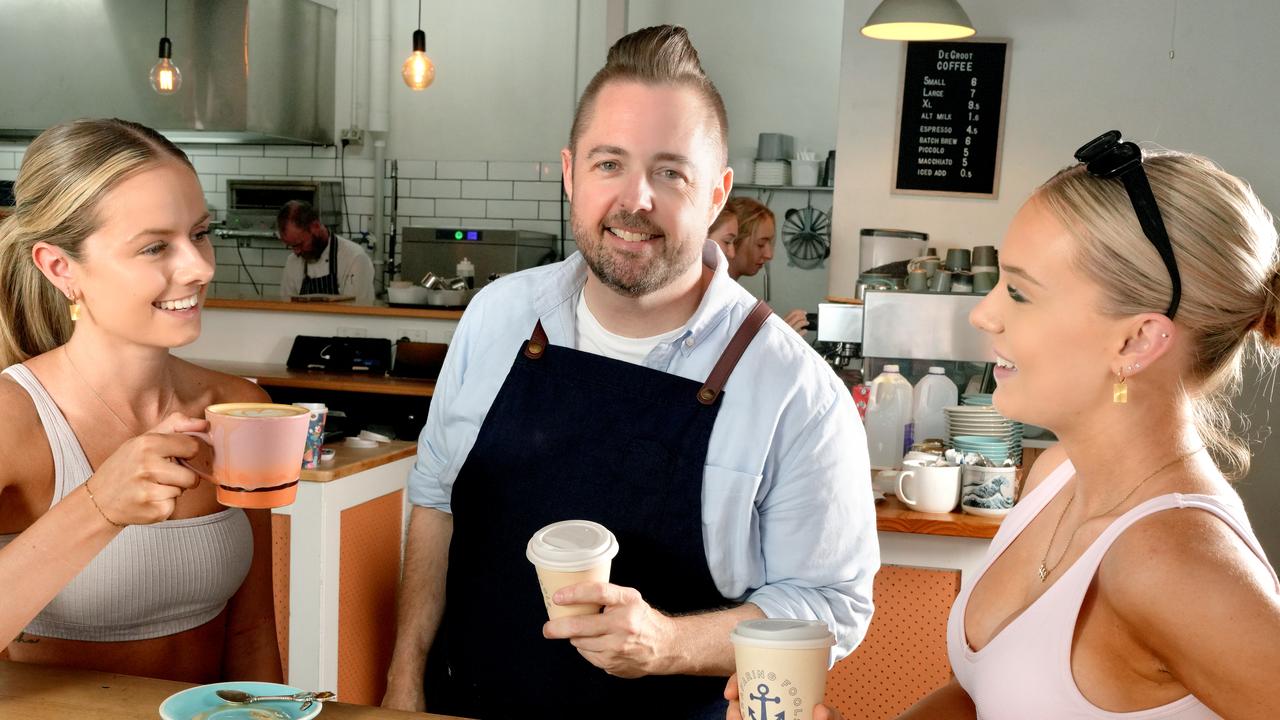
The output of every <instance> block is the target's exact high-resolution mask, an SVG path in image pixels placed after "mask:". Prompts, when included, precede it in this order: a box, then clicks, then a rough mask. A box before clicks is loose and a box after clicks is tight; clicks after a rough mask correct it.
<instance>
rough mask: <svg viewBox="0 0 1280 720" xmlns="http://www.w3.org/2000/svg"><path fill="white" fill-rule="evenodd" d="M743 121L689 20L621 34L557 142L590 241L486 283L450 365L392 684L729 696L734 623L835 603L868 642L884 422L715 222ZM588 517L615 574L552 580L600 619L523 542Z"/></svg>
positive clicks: (574, 708) (668, 707)
mask: <svg viewBox="0 0 1280 720" xmlns="http://www.w3.org/2000/svg"><path fill="white" fill-rule="evenodd" d="M726 140H727V122H726V120H725V114H724V106H723V103H722V102H721V100H720V97H719V94H718V93H717V92H716V90H715V87H714V85H712V84H711V82H710V81H709V80H708V79H707V78H706V76H705V75H704V74H703V72H702V69H701V67H700V65H699V63H698V60H697V53H696V51H694V49H693V47H692V45H691V44H690V43H689V41H688V37H687V35H686V34H685V31H684V30H683V29H681V28H674V27H670V26H664V27H657V28H647V29H645V30H641V31H638V32H635V33H632V34H631V35H629V36H627V37H625V38H623V39H622V40H620V41H619V42H618V43H617V44H616V45H615V46H614V47H613V48H612V49H611V50H610V53H609V60H608V63H607V64H606V66H605V68H604V69H603V70H601V72H600V73H598V74H597V75H596V77H595V78H594V79H593V80H592V82H591V83H590V85H588V87H587V89H586V91H585V92H584V94H583V99H582V101H581V103H580V105H579V107H578V112H577V115H576V117H575V121H574V126H573V129H572V131H571V133H570V140H569V147H568V148H566V149H565V150H564V151H563V153H562V164H563V168H562V169H563V175H564V185H565V189H566V191H567V192H568V194H569V196H570V198H571V201H572V220H573V229H574V237H575V239H576V241H577V244H578V248H579V250H580V254H575V255H574V256H573V257H571V258H569V259H568V260H566V261H564V262H562V263H557V264H555V265H551V266H546V267H541V268H535V269H533V270H529V271H525V272H521V273H516V274H514V275H511V276H508V277H506V278H503V279H501V280H499V281H497V282H495V283H493V284H491V285H489V286H488V287H486V288H485V289H484V291H482V292H481V293H480V294H479V295H478V296H477V297H476V299H475V300H474V301H473V302H472V304H471V306H470V307H469V309H468V310H467V313H466V314H465V315H464V317H463V319H462V321H461V323H460V324H459V327H458V331H457V333H456V334H455V336H454V342H453V344H452V346H451V347H450V349H449V355H448V357H447V359H446V362H445V367H444V369H443V370H442V372H441V376H440V379H439V382H438V384H437V386H436V394H435V396H434V398H433V401H432V406H431V411H430V414H429V416H428V420H427V426H426V427H425V428H424V429H423V433H422V436H421V438H420V439H419V450H418V458H417V462H416V464H415V466H414V469H413V471H412V473H411V475H410V479H409V498H410V501H411V502H412V503H413V505H414V508H413V514H412V518H411V521H410V527H409V533H408V541H407V546H406V555H405V570H404V579H403V583H402V587H401V593H400V607H399V623H398V629H397V643H396V651H395V656H394V658H393V660H392V664H391V668H390V671H389V673H388V690H387V695H386V697H385V698H384V705H387V706H390V707H399V708H405V709H418V710H421V709H422V708H423V707H424V706H425V707H426V708H428V709H430V710H431V711H433V712H443V713H451V714H456V715H462V716H469V717H482V718H509V717H511V718H514V717H527V718H535V717H537V718H541V717H566V718H567V717H572V718H579V717H581V718H588V717H610V718H615V717H641V716H644V717H671V718H714V717H723V716H724V712H725V707H726V703H725V701H724V699H723V697H722V692H723V689H724V684H725V681H724V678H725V677H726V676H728V675H729V674H730V673H731V672H732V671H733V651H732V648H731V646H730V643H729V640H728V635H729V632H730V630H731V629H732V628H733V626H734V625H735V624H737V623H738V622H739V621H741V620H744V619H749V618H758V617H763V616H770V617H779V616H782V617H799V618H808V619H820V620H823V621H825V622H826V623H827V624H828V625H829V626H830V627H831V629H832V630H833V631H834V632H835V634H836V636H837V646H836V648H835V650H834V651H833V653H834V654H833V657H839V656H842V655H844V654H847V653H848V652H849V651H850V650H851V649H852V647H853V646H854V645H856V644H857V642H858V641H859V640H860V639H861V637H862V634H863V632H864V631H865V629H866V624H867V621H868V620H869V617H870V612H871V601H870V593H871V580H872V577H873V575H874V574H875V571H876V569H877V567H878V562H879V559H878V552H877V546H876V538H875V519H874V511H873V506H872V497H871V492H870V487H869V466H868V463H867V453H866V441H865V437H864V435H863V433H862V427H861V424H860V423H859V422H858V419H857V412H856V410H855V409H854V407H853V402H852V399H851V398H850V396H849V393H848V391H847V390H846V389H845V388H844V386H843V385H842V384H841V383H840V381H839V380H838V379H837V378H836V377H835V375H834V374H833V373H832V372H831V370H830V369H829V368H828V367H827V366H826V365H825V364H824V363H823V361H822V359H821V358H820V357H818V355H817V354H816V353H814V352H813V350H812V349H811V348H809V347H808V346H807V345H806V344H805V343H804V342H803V341H802V340H801V339H800V338H799V337H798V336H797V335H796V334H795V333H794V332H793V331H791V329H790V328H789V327H788V326H787V325H786V324H785V323H784V322H783V321H782V320H781V319H780V318H778V317H777V316H775V315H773V314H772V313H771V312H770V311H769V310H768V307H767V306H766V305H764V304H763V303H758V302H757V301H756V300H755V299H754V298H752V297H751V296H750V294H749V293H747V292H746V291H745V290H744V289H743V288H741V287H740V286H738V285H737V284H736V283H734V282H733V281H732V280H730V279H729V277H728V275H727V273H726V263H725V258H724V255H723V254H722V253H721V252H720V250H719V249H718V248H717V246H716V245H715V243H714V242H711V241H709V240H707V228H708V226H709V225H710V224H711V221H712V219H714V218H715V217H716V214H717V213H718V212H719V210H720V209H721V208H722V207H723V206H724V203H725V201H726V200H727V198H728V194H729V191H730V189H731V187H732V176H733V173H732V171H731V170H729V169H728V168H727V163H726V155H727V152H726ZM568 519H583V520H592V521H595V522H598V523H601V524H603V525H604V526H605V527H607V528H609V529H610V530H611V531H612V532H613V533H614V534H615V536H616V537H617V539H618V544H619V548H620V550H619V553H618V555H617V557H616V558H615V559H614V561H613V566H612V574H611V576H610V582H608V583H583V584H579V585H575V586H570V587H568V588H565V589H563V590H561V591H559V592H558V593H556V595H555V596H554V598H553V601H554V602H556V603H558V604H574V603H593V604H599V605H603V606H604V610H603V611H602V612H601V613H600V614H598V615H588V616H577V617H569V618H558V619H556V620H552V621H548V620H547V614H546V610H545V609H544V607H543V603H542V598H541V595H540V593H539V592H538V586H537V580H536V578H535V575H534V570H533V568H532V566H531V565H530V564H529V562H528V560H526V558H525V543H526V542H527V541H528V539H529V537H530V536H531V535H532V534H533V533H534V532H535V531H537V530H538V529H539V528H541V527H543V526H545V525H547V524H550V523H552V522H556V521H560V520H568ZM428 649H429V650H430V659H429V660H428V659H427V658H426V655H427V652H428ZM424 669H425V673H426V674H425V679H424Z"/></svg>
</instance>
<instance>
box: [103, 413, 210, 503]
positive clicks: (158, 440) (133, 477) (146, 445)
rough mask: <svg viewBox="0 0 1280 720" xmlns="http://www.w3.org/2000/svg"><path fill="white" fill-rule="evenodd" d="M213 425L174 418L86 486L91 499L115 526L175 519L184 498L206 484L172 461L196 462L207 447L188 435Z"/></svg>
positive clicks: (125, 449) (130, 444) (123, 449)
mask: <svg viewBox="0 0 1280 720" xmlns="http://www.w3.org/2000/svg"><path fill="white" fill-rule="evenodd" d="M208 427H209V423H208V422H206V421H204V420H202V419H199V418H192V417H187V416H186V415H183V414H182V413H172V414H170V415H169V417H167V418H165V419H164V420H162V421H161V422H160V424H159V425H156V426H155V427H154V428H152V429H151V431H150V432H148V433H146V434H143V435H139V436H137V437H135V438H132V439H130V440H128V441H126V442H125V443H124V444H123V445H121V446H120V447H119V448H118V449H116V451H115V452H114V453H112V454H111V456H110V457H108V458H107V459H106V461H105V462H103V463H102V465H101V466H100V467H99V468H98V471H97V472H95V473H94V474H93V476H92V477H90V478H89V479H88V480H87V481H85V488H86V490H87V491H88V492H89V493H90V499H91V500H92V501H93V503H94V504H95V505H96V506H97V507H98V510H99V512H101V514H102V515H103V517H104V519H106V521H107V522H110V523H111V524H113V525H117V526H123V525H150V524H152V523H157V522H160V521H162V520H167V519H168V518H169V516H171V515H173V511H174V508H175V507H176V505H177V499H178V496H179V495H181V494H182V493H184V492H186V491H187V490H190V489H191V488H193V487H195V486H196V485H197V484H199V482H200V478H199V477H198V476H197V475H196V474H195V473H194V472H192V471H191V470H189V469H187V468H186V467H183V466H182V465H180V464H179V463H176V462H173V461H172V460H171V459H170V458H182V459H190V458H193V457H195V456H196V455H198V454H199V453H200V450H201V446H202V445H203V443H201V442H200V440H198V439H197V438H195V437H192V436H190V435H185V434H183V433H187V432H202V431H205V430H207V429H208Z"/></svg>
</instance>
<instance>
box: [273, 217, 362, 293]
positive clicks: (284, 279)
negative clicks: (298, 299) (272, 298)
mask: <svg viewBox="0 0 1280 720" xmlns="http://www.w3.org/2000/svg"><path fill="white" fill-rule="evenodd" d="M276 232H277V233H278V234H279V235H280V241H281V242H283V243H284V244H285V247H287V248H289V249H290V250H292V251H293V255H292V256H290V257H289V259H288V260H286V261H285V263H284V272H283V274H281V276H280V297H281V299H284V300H288V299H289V298H290V297H292V296H294V295H312V294H322V295H351V296H353V297H354V298H355V302H356V304H359V305H372V304H373V261H372V260H370V259H369V253H367V252H365V251H364V248H362V247H360V246H359V245H357V244H356V243H354V242H352V241H350V240H348V239H346V238H344V237H342V236H340V235H335V234H333V233H331V232H329V228H327V227H325V226H324V224H323V223H321V222H320V216H319V215H318V214H317V213H316V211H315V208H313V207H311V205H310V203H306V202H303V201H301V200H290V201H289V202H287V203H285V205H284V207H282V208H280V213H279V214H278V215H276ZM335 247H336V248H337V252H336V253H335V252H333V248H335Z"/></svg>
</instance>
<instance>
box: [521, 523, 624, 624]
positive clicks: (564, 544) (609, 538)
mask: <svg viewBox="0 0 1280 720" xmlns="http://www.w3.org/2000/svg"><path fill="white" fill-rule="evenodd" d="M617 554H618V540H617V538H615V537H614V536H613V533H611V532H609V529H608V528H606V527H605V526H603V525H601V524H600V523H595V522H591V521H590V520H564V521H561V522H558V523H552V524H550V525H548V526H546V527H544V528H542V529H541V530H539V531H538V532H536V533H534V534H533V537H531V538H529V544H528V545H527V546H526V547H525V557H527V558H528V559H529V562H531V563H533V567H534V569H535V570H537V571H538V585H539V586H541V588H542V603H543V604H544V605H546V607H547V616H548V617H550V618H552V619H555V618H558V617H567V616H569V615H593V614H595V613H598V612H600V608H601V606H600V605H591V604H578V605H557V604H556V603H555V601H554V600H552V599H551V598H552V596H554V595H555V594H556V591H557V590H559V589H560V588H562V587H566V586H568V585H574V584H577V583H582V582H609V570H610V567H611V566H612V565H613V558H614V556H616V555H617Z"/></svg>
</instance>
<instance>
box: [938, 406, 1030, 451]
mask: <svg viewBox="0 0 1280 720" xmlns="http://www.w3.org/2000/svg"><path fill="white" fill-rule="evenodd" d="M942 412H943V414H944V415H945V416H946V419H947V437H948V438H949V439H950V441H951V444H952V445H953V446H954V447H955V448H956V449H957V450H962V451H964V452H966V453H970V452H976V453H980V454H982V455H983V456H984V457H986V458H987V460H990V461H991V462H992V463H993V464H995V465H1000V464H1003V463H1004V461H1005V460H1007V459H1010V458H1012V459H1013V462H1014V464H1018V463H1021V462H1022V432H1023V431H1022V423H1020V422H1015V421H1013V420H1010V419H1008V418H1006V417H1004V416H1003V415H1001V414H1000V413H998V412H996V410H995V408H992V407H990V406H983V405H956V406H954V407H948V408H943V409H942Z"/></svg>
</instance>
